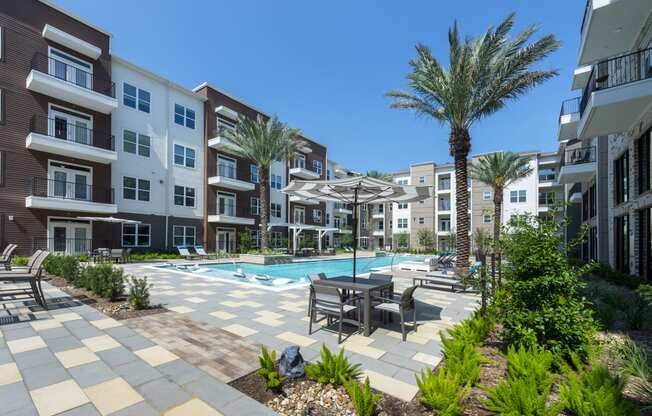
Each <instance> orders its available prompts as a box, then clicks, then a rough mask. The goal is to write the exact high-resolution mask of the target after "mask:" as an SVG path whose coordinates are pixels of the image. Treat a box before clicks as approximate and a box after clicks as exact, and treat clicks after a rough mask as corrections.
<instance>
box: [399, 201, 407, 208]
mask: <svg viewBox="0 0 652 416" xmlns="http://www.w3.org/2000/svg"><path fill="white" fill-rule="evenodd" d="M407 207H408V203H407V202H399V203H398V206H397V207H396V208H397V209H407Z"/></svg>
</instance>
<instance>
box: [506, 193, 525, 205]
mask: <svg viewBox="0 0 652 416" xmlns="http://www.w3.org/2000/svg"><path fill="white" fill-rule="evenodd" d="M526 201H527V191H526V190H525V189H521V190H520V191H511V192H510V193H509V202H511V203H514V204H515V203H519V202H526Z"/></svg>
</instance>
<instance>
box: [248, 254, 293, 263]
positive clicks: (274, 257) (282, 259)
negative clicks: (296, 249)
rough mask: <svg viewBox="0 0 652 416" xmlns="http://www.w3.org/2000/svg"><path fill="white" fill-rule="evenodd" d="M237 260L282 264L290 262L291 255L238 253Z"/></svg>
mask: <svg viewBox="0 0 652 416" xmlns="http://www.w3.org/2000/svg"><path fill="white" fill-rule="evenodd" d="M239 261H241V262H244V263H254V264H264V265H267V264H283V263H292V256H290V255H288V254H240V257H239Z"/></svg>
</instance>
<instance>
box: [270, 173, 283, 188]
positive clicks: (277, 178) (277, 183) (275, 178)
mask: <svg viewBox="0 0 652 416" xmlns="http://www.w3.org/2000/svg"><path fill="white" fill-rule="evenodd" d="M270 183H271V187H272V189H281V188H282V187H283V178H282V177H281V175H276V174H273V173H272V177H271V182H270Z"/></svg>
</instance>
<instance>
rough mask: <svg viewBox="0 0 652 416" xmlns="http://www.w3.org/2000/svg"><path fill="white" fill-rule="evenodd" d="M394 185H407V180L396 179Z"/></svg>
mask: <svg viewBox="0 0 652 416" xmlns="http://www.w3.org/2000/svg"><path fill="white" fill-rule="evenodd" d="M396 183H397V184H399V185H407V184H408V180H407V179H397V180H396Z"/></svg>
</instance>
